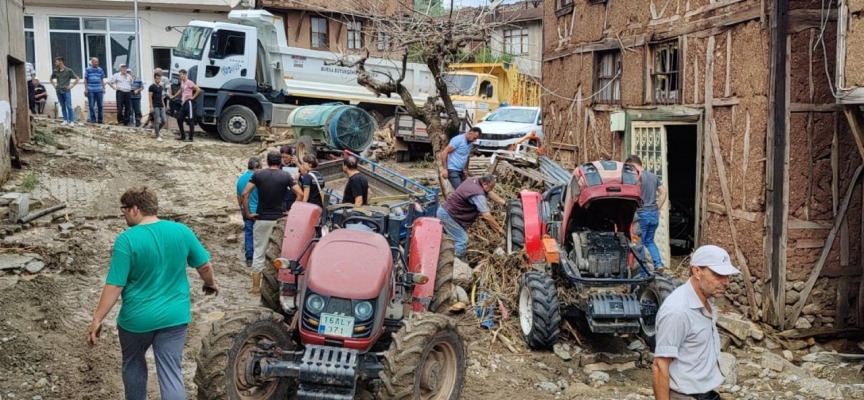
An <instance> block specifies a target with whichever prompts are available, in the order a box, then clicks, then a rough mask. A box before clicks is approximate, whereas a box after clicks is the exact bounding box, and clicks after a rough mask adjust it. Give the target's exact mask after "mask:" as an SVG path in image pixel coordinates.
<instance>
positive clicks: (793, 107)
mask: <svg viewBox="0 0 864 400" xmlns="http://www.w3.org/2000/svg"><path fill="white" fill-rule="evenodd" d="M842 109H843V108H842V106H840V105H837V104H833V103H832V104H810V103H792V104H790V105H789V111H790V112H793V113H832V112H837V111H840V110H842Z"/></svg>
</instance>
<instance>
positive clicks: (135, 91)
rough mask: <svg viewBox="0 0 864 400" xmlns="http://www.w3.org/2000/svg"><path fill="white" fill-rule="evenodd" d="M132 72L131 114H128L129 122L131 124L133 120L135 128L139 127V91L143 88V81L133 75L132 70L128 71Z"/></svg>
mask: <svg viewBox="0 0 864 400" xmlns="http://www.w3.org/2000/svg"><path fill="white" fill-rule="evenodd" d="M129 73H130V74H132V79H133V80H132V96H131V97H132V111H133V112H132V114H133V115H130V116H129V124H130V125H131V124H132V123H133V122H134V123H135V127H136V128H140V127H141V91H143V90H144V82H143V81H141V78H140V77H138V76H137V75H135V73H134V72H132V71H129Z"/></svg>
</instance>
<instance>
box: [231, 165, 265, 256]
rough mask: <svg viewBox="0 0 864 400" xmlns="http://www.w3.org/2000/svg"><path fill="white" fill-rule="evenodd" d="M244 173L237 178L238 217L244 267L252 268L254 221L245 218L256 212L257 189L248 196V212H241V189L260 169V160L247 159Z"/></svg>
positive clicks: (244, 187)
mask: <svg viewBox="0 0 864 400" xmlns="http://www.w3.org/2000/svg"><path fill="white" fill-rule="evenodd" d="M247 168H248V169H247V170H246V172H244V173H243V175H240V178H237V204H239V205H240V215H242V216H243V238H244V241H243V250H244V251H245V252H246V266H247V267H251V266H252V256H253V253H254V250H255V247H254V246H253V240H252V237H253V236H252V232H253V231H254V228H255V220H254V219H249V218H246V214H255V213H257V212H258V188H255V189H252V193H251V194H250V195H249V212H248V213H247V212H245V211H244V210H243V189H246V184H247V183H249V178H252V174H254V173H255V171H257V170H259V169H261V160H259V159H258V158H257V157H252V158H250V159H249V164H248V165H247Z"/></svg>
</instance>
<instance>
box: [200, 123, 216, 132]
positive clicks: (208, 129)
mask: <svg viewBox="0 0 864 400" xmlns="http://www.w3.org/2000/svg"><path fill="white" fill-rule="evenodd" d="M198 127H199V128H201V130H202V131H204V132H207V133H211V134H218V133H219V125H217V124H205V123H203V122H199V123H198Z"/></svg>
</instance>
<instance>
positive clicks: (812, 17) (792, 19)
mask: <svg viewBox="0 0 864 400" xmlns="http://www.w3.org/2000/svg"><path fill="white" fill-rule="evenodd" d="M827 17H828V21H829V22H835V21H837V10H830V11H829V12H828V14H827ZM824 18H825V15H823V13H822V10H804V9H802V10H789V32H790V33H797V32H801V31H803V30H805V29H821V28H822V20H823V19H824ZM811 49H812V47H811Z"/></svg>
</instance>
